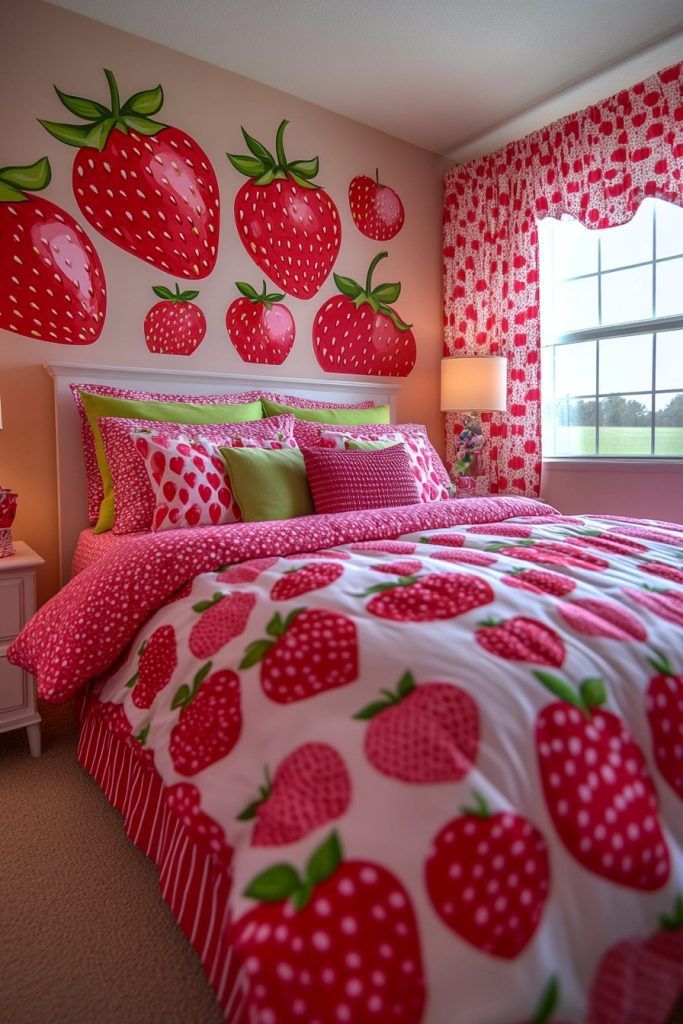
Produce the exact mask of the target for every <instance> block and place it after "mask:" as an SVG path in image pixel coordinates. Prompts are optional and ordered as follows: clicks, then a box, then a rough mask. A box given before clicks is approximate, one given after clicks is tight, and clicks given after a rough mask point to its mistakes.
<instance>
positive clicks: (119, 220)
mask: <svg viewBox="0 0 683 1024" xmlns="http://www.w3.org/2000/svg"><path fill="white" fill-rule="evenodd" d="M104 73H105V76H106V78H107V83H108V85H109V94H110V107H109V108H107V107H106V106H104V105H103V104H102V103H97V102H95V101H94V100H87V99H83V98H82V97H80V96H68V95H67V94H66V93H63V92H61V91H60V90H59V89H57V87H56V86H55V92H56V93H57V96H58V97H59V99H60V100H61V102H62V103H63V104H64V106H65V107H66V109H67V110H68V111H69V112H70V113H71V114H75V115H76V117H78V118H80V119H81V120H82V121H85V122H87V123H86V124H57V123H56V122H54V121H44V120H42V119H39V120H40V123H41V124H42V125H43V127H44V128H46V129H47V131H48V132H49V133H50V135H52V136H53V137H54V138H55V139H57V140H58V141H59V142H65V143H66V144H67V145H68V146H76V147H77V148H78V153H77V154H76V159H75V160H74V168H73V191H74V196H75V197H76V202H77V203H78V206H79V208H80V210H81V212H82V214H83V216H84V217H85V219H86V220H87V221H88V223H89V224H92V226H93V227H94V228H97V230H98V231H99V232H100V234H102V235H104V237H105V238H107V239H108V240H109V241H110V242H113V243H114V245H118V246H120V247H121V248H122V249H125V250H126V252H129V253H131V254H132V255H133V256H137V257H138V258H139V259H141V260H144V261H145V262H146V263H150V264H151V265H152V266H153V267H156V268H157V270H163V271H165V272H166V273H167V274H172V275H173V276H174V277H184V278H198V277H206V276H207V275H208V274H210V273H211V271H212V270H213V268H214V265H215V263H216V255H217V252H218V227H219V219H220V200H219V195H218V182H217V181H216V174H215V171H214V169H213V167H212V166H211V162H210V161H209V158H208V156H207V155H206V153H205V152H204V150H203V149H201V147H200V146H198V145H197V143H196V142H195V141H194V139H193V138H191V137H190V136H189V135H187V134H186V133H185V132H183V131H181V130H180V129H179V128H172V127H169V126H168V125H164V124H161V122H159V121H154V120H152V115H153V114H156V113H158V111H159V110H161V107H162V104H163V102H164V91H163V89H162V88H161V86H160V85H157V87H156V88H155V89H149V90H145V91H144V92H136V93H135V94H134V95H133V96H131V97H130V99H128V100H126V102H125V103H123V104H122V103H121V100H120V97H119V90H118V86H117V84H116V79H115V78H114V75H113V73H112V72H111V71H107V70H105V72H104Z"/></svg>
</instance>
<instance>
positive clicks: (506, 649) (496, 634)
mask: <svg viewBox="0 0 683 1024" xmlns="http://www.w3.org/2000/svg"><path fill="white" fill-rule="evenodd" d="M474 637H475V640H476V641H477V643H478V644H479V646H480V647H483V648H484V650H485V651H488V652H489V654H495V655H497V656H498V657H499V658H507V660H508V661H528V662H531V664H533V665H550V666H552V667H553V668H560V667H561V666H562V664H563V663H564V659H565V655H566V649H565V646H564V641H563V639H562V637H561V636H560V635H559V633H556V632H555V630H554V629H551V628H550V626H546V625H545V624H544V623H543V622H539V621H538V620H537V619H529V618H527V617H525V616H523V615H518V616H516V617H515V618H513V619H507V620H503V619H494V618H490V619H484V620H483V621H482V622H480V623H479V626H478V629H477V630H476V632H475V634H474Z"/></svg>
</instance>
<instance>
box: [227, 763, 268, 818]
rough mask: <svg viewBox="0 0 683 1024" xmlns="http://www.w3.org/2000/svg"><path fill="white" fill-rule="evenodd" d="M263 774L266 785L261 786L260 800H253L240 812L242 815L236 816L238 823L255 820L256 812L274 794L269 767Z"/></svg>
mask: <svg viewBox="0 0 683 1024" xmlns="http://www.w3.org/2000/svg"><path fill="white" fill-rule="evenodd" d="M263 774H264V777H265V780H266V781H265V785H263V786H259V795H258V800H252V802H251V803H249V804H247V806H246V807H245V808H244V810H243V811H240V813H239V814H238V815H236V818H237V821H251V820H252V819H253V818H255V817H256V812H257V811H258V809H259V807H260V806H261V804H262V803H265V802H266V800H267V799H268V797H269V796H270V794H271V793H272V791H273V782H272V780H271V777H270V772H269V771H268V766H267V765H266V767H265V768H264V769H263Z"/></svg>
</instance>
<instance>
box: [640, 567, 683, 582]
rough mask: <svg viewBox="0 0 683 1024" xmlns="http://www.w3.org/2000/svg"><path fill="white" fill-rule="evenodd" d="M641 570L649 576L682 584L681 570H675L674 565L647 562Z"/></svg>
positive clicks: (682, 575) (682, 573)
mask: <svg viewBox="0 0 683 1024" xmlns="http://www.w3.org/2000/svg"><path fill="white" fill-rule="evenodd" d="M641 568H642V570H643V572H647V573H649V574H650V576H661V577H662V579H665V580H671V582H672V583H683V569H677V568H676V566H675V565H667V564H666V562H648V563H647V565H643V566H641Z"/></svg>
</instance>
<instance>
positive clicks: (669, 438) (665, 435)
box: [655, 391, 683, 455]
mask: <svg viewBox="0 0 683 1024" xmlns="http://www.w3.org/2000/svg"><path fill="white" fill-rule="evenodd" d="M655 455H683V391H679V393H678V394H677V395H656V396H655Z"/></svg>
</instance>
